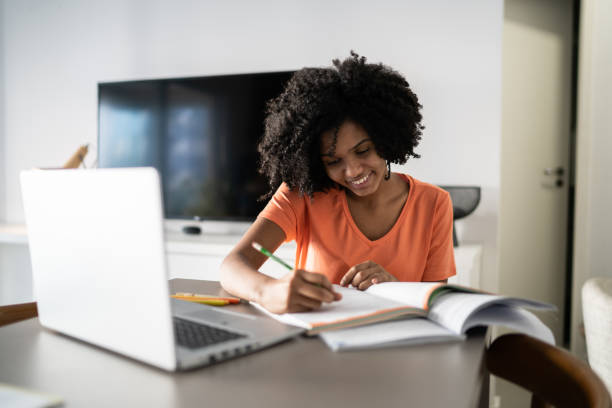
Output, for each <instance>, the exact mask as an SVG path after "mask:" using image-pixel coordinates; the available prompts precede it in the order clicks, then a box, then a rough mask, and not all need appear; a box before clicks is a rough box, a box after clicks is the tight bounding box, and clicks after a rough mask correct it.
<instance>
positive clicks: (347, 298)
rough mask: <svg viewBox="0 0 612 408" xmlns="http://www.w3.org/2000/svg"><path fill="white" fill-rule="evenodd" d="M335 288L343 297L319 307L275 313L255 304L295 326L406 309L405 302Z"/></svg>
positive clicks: (354, 290) (306, 326) (351, 289)
mask: <svg viewBox="0 0 612 408" xmlns="http://www.w3.org/2000/svg"><path fill="white" fill-rule="evenodd" d="M334 290H335V291H336V292H339V293H341V294H342V299H341V300H339V301H336V302H332V303H324V304H323V305H322V306H321V307H320V308H319V309H316V310H312V311H308V312H299V313H284V314H280V315H277V314H273V313H270V312H267V311H266V310H265V309H263V308H262V307H261V306H259V305H257V304H254V305H255V306H256V307H258V308H259V309H260V310H263V311H264V312H265V313H267V314H268V315H270V316H272V317H274V318H275V319H277V320H280V321H281V322H283V323H287V324H292V325H294V326H299V327H304V328H307V329H308V328H313V327H317V326H320V325H325V324H330V323H336V322H342V321H345V320H350V319H353V318H356V317H360V316H369V315H375V314H379V313H383V312H386V311H390V310H395V309H405V308H406V305H405V304H404V303H400V302H396V301H394V300H390V299H385V298H381V297H378V296H373V295H369V294H368V293H366V292H362V291H360V290H357V289H354V288H345V287H342V286H339V285H334Z"/></svg>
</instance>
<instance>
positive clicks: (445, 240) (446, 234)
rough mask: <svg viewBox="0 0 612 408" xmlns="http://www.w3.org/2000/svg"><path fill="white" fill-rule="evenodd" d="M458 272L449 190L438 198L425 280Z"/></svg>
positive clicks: (443, 277)
mask: <svg viewBox="0 0 612 408" xmlns="http://www.w3.org/2000/svg"><path fill="white" fill-rule="evenodd" d="M456 273H457V272H456V268H455V252H454V248H453V204H452V201H451V198H450V195H449V194H448V192H446V191H443V192H441V193H440V194H439V195H438V197H437V199H436V204H435V210H434V216H433V226H432V234H431V243H430V246H429V253H428V254H427V264H426V266H425V272H424V273H423V280H424V281H439V280H443V279H447V278H449V277H451V276H453V275H455V274H456Z"/></svg>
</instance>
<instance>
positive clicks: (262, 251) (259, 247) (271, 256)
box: [251, 242, 293, 271]
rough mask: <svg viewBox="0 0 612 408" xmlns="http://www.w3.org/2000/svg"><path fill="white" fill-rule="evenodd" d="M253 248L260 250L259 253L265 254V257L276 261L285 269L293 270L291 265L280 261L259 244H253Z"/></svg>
mask: <svg viewBox="0 0 612 408" xmlns="http://www.w3.org/2000/svg"><path fill="white" fill-rule="evenodd" d="M251 246H252V247H253V248H255V249H256V250H258V251H259V252H261V253H262V254H264V255H265V256H267V257H268V258H270V259H272V260H273V261H276V262H278V263H279V264H281V265H283V266H284V267H285V268H287V269H289V270H290V271H292V270H293V267H292V266H289V264H287V263H286V262H285V261H283V260H282V259H280V258H279V257H278V256H276V255H274V254H273V253H272V252H270V251H268V250H267V249H266V248H264V247H262V246H261V245H260V244H258V243H257V242H253V243H251Z"/></svg>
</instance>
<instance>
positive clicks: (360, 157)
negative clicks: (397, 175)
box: [321, 120, 387, 197]
mask: <svg viewBox="0 0 612 408" xmlns="http://www.w3.org/2000/svg"><path fill="white" fill-rule="evenodd" d="M334 133H335V129H331V130H328V131H326V132H324V133H323V134H322V135H321V159H322V160H323V165H324V167H325V171H326V173H327V176H328V177H329V178H330V179H331V180H332V181H334V182H336V183H337V184H339V185H341V186H343V187H345V188H346V189H348V190H349V191H350V192H351V193H353V194H354V195H355V196H358V197H365V196H368V195H370V194H372V193H375V192H376V191H378V187H379V186H380V183H381V182H382V181H383V179H384V177H385V174H386V172H387V163H386V161H385V159H383V158H382V157H380V156H379V155H378V153H377V152H376V149H375V148H374V143H373V142H372V139H370V137H369V136H368V134H367V132H366V131H365V129H364V128H363V127H361V125H359V124H357V123H355V122H353V121H351V120H346V121H345V122H344V123H343V124H342V125H341V126H340V128H339V129H338V132H337V137H335V135H334ZM334 142H335V143H334Z"/></svg>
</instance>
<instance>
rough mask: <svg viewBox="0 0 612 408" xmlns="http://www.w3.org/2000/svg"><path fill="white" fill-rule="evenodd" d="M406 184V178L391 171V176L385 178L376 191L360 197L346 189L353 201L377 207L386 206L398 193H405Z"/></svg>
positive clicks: (365, 205) (372, 207) (369, 206)
mask: <svg viewBox="0 0 612 408" xmlns="http://www.w3.org/2000/svg"><path fill="white" fill-rule="evenodd" d="M404 184H405V182H404V180H403V179H402V178H401V177H400V176H399V175H397V174H394V173H391V178H389V180H383V181H382V182H381V183H380V186H379V187H378V190H376V192H375V193H373V194H370V195H367V196H365V197H360V196H358V195H355V194H353V193H352V192H351V191H350V190H346V197H347V199H349V200H350V201H351V202H352V203H355V204H359V205H362V206H364V207H368V208H371V209H376V208H380V207H384V206H386V205H387V204H388V203H389V201H393V200H395V199H396V198H397V197H396V196H397V195H398V194H403V192H404V189H405V186H404Z"/></svg>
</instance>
